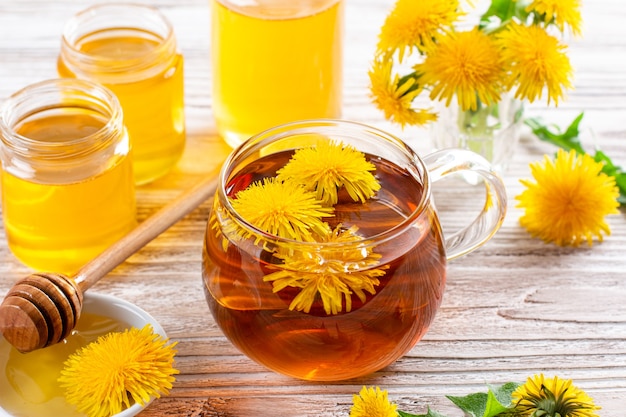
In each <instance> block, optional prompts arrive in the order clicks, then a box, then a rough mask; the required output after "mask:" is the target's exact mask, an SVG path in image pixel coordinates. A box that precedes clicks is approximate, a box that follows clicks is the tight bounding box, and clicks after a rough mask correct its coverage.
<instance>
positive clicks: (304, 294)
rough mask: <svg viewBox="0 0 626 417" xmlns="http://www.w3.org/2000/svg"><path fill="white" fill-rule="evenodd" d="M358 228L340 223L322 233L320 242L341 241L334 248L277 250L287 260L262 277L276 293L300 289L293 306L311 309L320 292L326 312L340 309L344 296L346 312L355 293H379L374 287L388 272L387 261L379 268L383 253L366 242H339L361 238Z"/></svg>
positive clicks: (292, 308) (363, 294)
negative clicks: (386, 271) (365, 243)
mask: <svg viewBox="0 0 626 417" xmlns="http://www.w3.org/2000/svg"><path fill="white" fill-rule="evenodd" d="M357 230H358V229H357V227H356V226H353V227H351V228H349V229H345V230H342V229H341V226H338V227H337V228H335V229H334V230H333V231H332V232H330V233H327V234H326V235H325V236H321V237H320V243H335V244H338V245H336V248H335V249H333V250H327V249H323V250H322V251H320V252H315V253H314V252H308V251H290V252H289V253H288V254H281V253H276V254H275V256H276V257H278V258H281V259H283V261H284V264H283V265H281V269H280V270H279V271H277V272H273V273H271V274H268V275H266V276H265V277H263V280H264V281H266V282H272V285H273V291H274V292H275V293H276V292H279V291H281V290H283V289H284V288H286V287H295V288H300V289H301V290H300V292H299V293H298V294H297V295H296V296H295V297H294V298H293V300H292V302H291V304H290V305H289V309H290V310H297V311H304V312H305V313H309V312H310V311H311V307H312V306H313V303H314V302H315V301H316V299H318V295H319V298H321V301H322V305H323V307H324V311H325V312H326V314H338V313H341V312H342V311H343V302H344V300H345V306H346V307H345V310H346V312H349V311H351V310H352V294H356V296H357V297H358V298H359V299H360V300H361V302H365V300H366V294H365V292H368V293H370V294H375V293H376V289H375V287H376V286H378V285H379V284H380V281H379V280H378V278H379V277H381V276H383V275H385V270H386V269H387V268H388V266H387V265H384V266H382V267H378V268H376V266H378V265H379V263H380V262H379V260H380V257H381V256H380V255H379V254H377V253H374V252H372V250H371V248H369V247H367V246H365V245H354V246H350V245H340V244H341V243H350V242H358V241H359V240H361V237H360V236H359V235H357V234H356V232H357Z"/></svg>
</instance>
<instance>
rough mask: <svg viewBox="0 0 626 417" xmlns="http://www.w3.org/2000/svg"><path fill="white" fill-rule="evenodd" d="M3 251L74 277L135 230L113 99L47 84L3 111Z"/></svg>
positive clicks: (88, 87) (94, 89)
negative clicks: (109, 247)
mask: <svg viewBox="0 0 626 417" xmlns="http://www.w3.org/2000/svg"><path fill="white" fill-rule="evenodd" d="M0 127H1V128H2V145H3V149H2V166H3V169H2V171H1V173H0V177H1V184H2V209H3V220H4V227H5V230H6V234H7V240H8V245H9V248H10V249H11V251H12V252H13V254H14V255H15V256H16V257H17V258H18V259H19V260H20V261H22V262H23V263H24V264H26V265H28V266H29V267H31V268H34V269H37V270H46V271H53V272H59V273H65V274H68V275H69V274H73V273H75V272H76V271H77V270H78V269H79V268H80V267H81V266H83V265H84V264H86V263H87V262H88V261H90V260H91V259H92V258H94V257H96V256H97V255H98V254H99V253H100V252H102V251H103V250H104V249H106V248H107V247H108V246H110V245H111V244H112V243H114V242H115V241H117V240H119V239H120V238H121V237H122V236H124V235H125V234H127V233H128V232H129V231H130V230H131V229H132V228H133V227H135V225H136V220H135V194H134V184H133V171H132V163H131V159H130V156H129V143H128V136H127V135H126V133H125V130H124V127H123V124H122V114H121V111H120V109H119V103H117V101H116V100H115V97H114V96H113V95H112V93H111V92H110V91H108V90H106V89H104V88H102V87H100V86H98V85H95V84H93V83H89V82H85V81H79V80H71V79H67V80H49V81H46V82H43V83H39V84H35V85H33V86H29V87H27V88H26V89H24V90H22V91H20V92H18V93H16V94H15V95H14V96H13V97H12V98H11V99H9V100H8V101H7V103H6V105H5V107H4V108H3V112H2V123H0Z"/></svg>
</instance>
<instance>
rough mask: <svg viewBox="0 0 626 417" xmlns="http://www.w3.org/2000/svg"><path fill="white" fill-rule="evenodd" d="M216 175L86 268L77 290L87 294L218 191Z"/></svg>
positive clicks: (83, 269)
mask: <svg viewBox="0 0 626 417" xmlns="http://www.w3.org/2000/svg"><path fill="white" fill-rule="evenodd" d="M218 173H219V170H218V171H217V172H212V173H210V174H208V177H207V179H205V180H203V181H200V183H198V184H196V185H195V186H193V187H192V188H190V189H189V190H187V191H185V192H184V193H183V194H181V195H180V196H179V197H177V198H176V199H175V200H173V201H172V202H170V203H168V204H167V205H165V206H164V207H163V208H161V209H160V210H159V211H158V212H156V213H155V214H153V215H152V216H150V217H149V218H147V219H146V220H145V221H143V222H142V223H140V224H139V225H138V226H137V227H136V228H135V229H133V230H132V231H131V232H130V233H128V234H127V235H126V236H124V237H123V238H121V239H120V240H118V241H117V242H115V243H114V244H113V245H111V246H110V247H109V248H107V249H106V250H105V251H104V252H102V253H101V254H100V255H98V256H97V257H95V258H94V259H93V260H91V261H90V262H88V263H87V264H85V265H84V266H83V267H82V268H81V269H80V270H79V271H78V272H77V273H76V275H75V277H74V280H75V282H76V284H77V285H78V287H79V288H80V289H81V290H82V291H83V292H84V291H86V290H87V289H88V288H90V287H91V286H92V285H94V284H95V283H96V282H98V280H99V279H100V278H102V277H103V276H105V275H106V274H108V273H109V272H111V271H112V270H113V269H114V268H115V267H116V266H118V265H119V264H121V263H122V262H124V261H125V260H126V259H127V258H128V257H130V256H131V255H132V254H134V253H135V252H137V251H138V250H139V249H141V248H142V247H144V246H145V245H147V244H148V243H149V242H150V241H152V240H153V239H154V238H156V237H157V236H158V235H160V234H161V233H163V232H164V231H165V230H167V229H168V228H169V227H170V226H172V225H173V224H174V223H176V222H177V221H178V220H180V219H181V218H183V217H184V216H185V215H187V214H189V213H190V212H191V211H193V210H194V209H195V208H196V207H198V206H199V205H200V204H202V202H204V201H206V200H207V199H208V198H209V197H211V196H212V195H213V194H214V193H215V189H216V187H217V182H218Z"/></svg>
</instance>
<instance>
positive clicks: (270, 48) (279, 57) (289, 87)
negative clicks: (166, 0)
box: [209, 0, 344, 147]
mask: <svg viewBox="0 0 626 417" xmlns="http://www.w3.org/2000/svg"><path fill="white" fill-rule="evenodd" d="M209 1H210V3H211V7H212V9H211V13H212V21H211V54H212V71H213V73H212V82H213V111H214V113H215V118H216V123H217V129H218V132H219V134H220V135H221V136H222V137H223V138H224V140H225V141H226V142H227V143H228V144H229V145H231V146H232V147H236V146H238V145H239V144H241V143H242V142H243V141H244V140H246V139H248V138H249V137H250V136H252V135H254V134H257V133H259V132H261V131H263V130H265V129H268V128H270V127H273V126H277V125H279V124H283V123H286V122H291V121H296V120H301V119H315V118H339V117H340V116H341V100H342V86H343V84H342V75H343V74H342V53H343V50H342V48H343V45H342V40H343V39H342V38H343V8H344V4H343V3H344V1H343V0H256V1H253V2H249V1H241V0H209Z"/></svg>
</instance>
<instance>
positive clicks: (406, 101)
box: [368, 57, 437, 128]
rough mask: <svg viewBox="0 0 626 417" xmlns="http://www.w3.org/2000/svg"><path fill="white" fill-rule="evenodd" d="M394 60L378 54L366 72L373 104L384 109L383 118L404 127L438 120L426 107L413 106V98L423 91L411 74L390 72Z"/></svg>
mask: <svg viewBox="0 0 626 417" xmlns="http://www.w3.org/2000/svg"><path fill="white" fill-rule="evenodd" d="M392 69H393V60H391V59H384V58H382V57H378V58H377V59H376V60H375V61H374V63H373V64H372V68H371V69H370V71H369V72H368V75H369V78H370V92H371V96H372V101H373V103H374V104H375V105H376V107H377V108H378V109H380V110H382V111H383V113H384V114H385V118H387V119H388V120H391V121H393V122H395V123H398V124H399V125H400V126H401V127H402V128H404V127H405V126H407V125H409V126H415V125H423V124H425V123H428V122H431V121H435V120H437V116H436V115H435V114H433V112H432V111H429V110H427V109H418V110H415V109H413V108H412V107H411V106H412V103H413V100H414V99H415V97H417V96H418V95H419V94H420V93H421V92H422V86H420V85H418V83H417V80H416V79H415V78H414V77H404V78H403V79H402V80H400V77H399V76H398V75H397V74H395V75H392Z"/></svg>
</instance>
